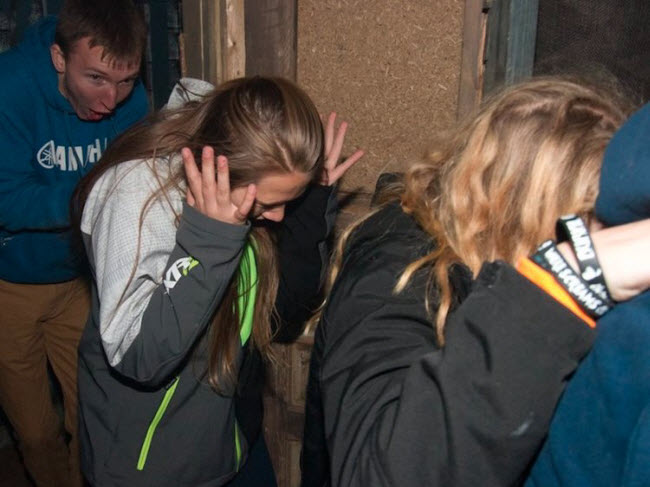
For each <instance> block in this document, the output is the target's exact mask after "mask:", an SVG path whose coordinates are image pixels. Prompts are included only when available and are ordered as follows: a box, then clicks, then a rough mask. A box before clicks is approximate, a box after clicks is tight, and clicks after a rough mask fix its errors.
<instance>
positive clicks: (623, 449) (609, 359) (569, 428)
mask: <svg viewBox="0 0 650 487" xmlns="http://www.w3.org/2000/svg"><path fill="white" fill-rule="evenodd" d="M596 216H597V217H598V219H599V220H600V221H601V222H602V223H603V224H604V225H622V224H626V223H630V222H635V221H639V220H642V219H644V218H648V217H650V104H647V105H645V106H644V107H643V108H642V109H641V110H639V111H638V112H637V113H635V114H634V115H633V116H632V117H630V119H629V120H628V121H627V122H626V123H625V125H623V127H621V129H620V130H619V131H618V132H617V133H616V135H614V138H613V139H612V141H611V142H610V144H609V145H608V147H607V150H606V151H605V156H604V158H603V169H602V174H601V176H600V192H599V195H598V199H597V200H596ZM631 257H632V259H636V258H638V259H641V258H642V256H640V255H632V256H631ZM598 328H599V332H598V337H597V339H596V342H595V344H594V347H593V349H592V351H591V352H590V353H589V355H588V356H587V357H586V358H585V360H584V361H583V363H582V364H581V365H580V367H578V370H577V372H576V374H575V376H574V377H573V379H571V382H570V383H569V386H568V387H567V390H566V391H565V392H564V395H563V396H562V399H561V401H560V403H559V405H558V408H557V412H556V413H555V415H554V417H553V422H552V423H551V429H550V431H549V436H548V439H547V441H546V443H545V445H544V448H543V449H542V452H541V453H540V455H539V457H538V459H537V461H536V463H535V465H534V466H533V469H532V471H531V475H530V478H529V479H528V481H527V483H526V486H527V487H537V486H540V487H553V486H575V487H587V486H589V487H599V486H602V487H606V486H607V487H609V486H612V485H616V486H619V487H640V486H643V485H648V482H649V481H650V292H644V293H643V294H641V295H639V296H637V297H636V298H634V299H632V300H630V301H628V302H626V303H622V304H620V305H618V306H616V308H614V309H613V310H612V311H611V312H610V313H608V314H607V315H605V316H604V317H603V318H602V319H600V320H599V321H598Z"/></svg>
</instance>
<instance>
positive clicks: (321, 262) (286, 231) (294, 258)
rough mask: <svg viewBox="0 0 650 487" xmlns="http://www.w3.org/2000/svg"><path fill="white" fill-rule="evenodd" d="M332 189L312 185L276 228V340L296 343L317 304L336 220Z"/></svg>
mask: <svg viewBox="0 0 650 487" xmlns="http://www.w3.org/2000/svg"><path fill="white" fill-rule="evenodd" d="M335 208H336V200H335V194H334V190H333V188H330V187H325V186H314V187H312V188H310V189H309V190H308V193H307V194H306V195H305V196H304V197H303V198H301V199H300V200H299V201H297V202H295V204H294V205H292V208H291V209H290V210H289V211H288V213H287V216H286V218H285V221H283V223H282V225H281V227H280V228H279V234H278V260H279V262H278V263H279V275H280V282H279V285H278V297H277V299H276V309H277V311H278V321H277V322H276V323H275V326H276V335H275V340H276V341H279V342H289V341H292V340H295V339H296V338H297V337H298V336H299V335H300V333H301V332H302V328H303V326H304V323H305V321H306V320H307V319H308V318H309V316H310V315H311V313H312V312H313V311H314V308H315V306H316V303H317V298H318V295H319V290H320V288H321V284H322V276H323V273H324V269H325V267H326V265H327V259H328V255H329V253H328V248H327V242H328V238H329V235H330V232H331V231H332V227H333V223H334V217H335Z"/></svg>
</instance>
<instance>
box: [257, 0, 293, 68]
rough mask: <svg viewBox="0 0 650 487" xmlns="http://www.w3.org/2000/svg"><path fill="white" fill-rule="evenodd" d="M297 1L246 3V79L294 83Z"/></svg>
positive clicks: (263, 0) (260, 0) (282, 0)
mask: <svg viewBox="0 0 650 487" xmlns="http://www.w3.org/2000/svg"><path fill="white" fill-rule="evenodd" d="M297 4H298V2H297V0H245V9H246V75H248V76H252V75H265V76H283V77H285V78H289V79H292V80H295V79H296V57H297V30H298V29H297V18H298V15H297V9H298V5H297Z"/></svg>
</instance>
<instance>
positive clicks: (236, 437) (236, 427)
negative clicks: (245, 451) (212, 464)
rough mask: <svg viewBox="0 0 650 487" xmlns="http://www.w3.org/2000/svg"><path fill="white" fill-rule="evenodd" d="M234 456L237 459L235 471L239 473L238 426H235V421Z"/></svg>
mask: <svg viewBox="0 0 650 487" xmlns="http://www.w3.org/2000/svg"><path fill="white" fill-rule="evenodd" d="M235 455H236V458H237V464H236V465H235V471H236V472H239V465H240V464H241V444H240V443H239V425H238V424H237V420H235Z"/></svg>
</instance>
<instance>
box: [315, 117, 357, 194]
mask: <svg viewBox="0 0 650 487" xmlns="http://www.w3.org/2000/svg"><path fill="white" fill-rule="evenodd" d="M335 126H336V113H334V112H332V113H330V115H329V117H328V118H327V123H326V124H325V164H324V165H323V172H322V173H321V177H320V178H319V181H318V182H319V183H320V184H322V185H324V186H331V185H333V184H334V183H336V182H337V181H338V180H339V179H341V177H342V176H343V175H344V174H345V172H346V171H347V170H348V169H350V167H352V165H353V164H354V163H355V162H357V161H358V160H359V159H361V157H363V154H364V152H363V151H362V150H357V151H356V152H355V153H354V154H352V155H351V156H350V157H348V158H346V159H345V160H344V161H343V162H341V163H340V164H339V159H340V158H341V150H342V149H343V142H344V141H345V133H346V132H347V130H348V124H347V122H345V121H343V122H341V124H340V125H339V128H338V130H335ZM335 133H336V135H335Z"/></svg>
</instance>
